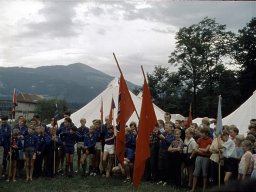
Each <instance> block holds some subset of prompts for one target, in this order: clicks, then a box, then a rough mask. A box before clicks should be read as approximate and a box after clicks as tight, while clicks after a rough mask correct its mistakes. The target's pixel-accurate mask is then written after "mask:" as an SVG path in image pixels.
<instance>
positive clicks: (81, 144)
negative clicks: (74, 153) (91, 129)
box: [76, 142, 84, 149]
mask: <svg viewBox="0 0 256 192" xmlns="http://www.w3.org/2000/svg"><path fill="white" fill-rule="evenodd" d="M76 147H77V149H78V148H81V147H84V142H78V143H77V145H76Z"/></svg>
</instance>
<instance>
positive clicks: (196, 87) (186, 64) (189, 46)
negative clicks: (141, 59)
mask: <svg viewBox="0 0 256 192" xmlns="http://www.w3.org/2000/svg"><path fill="white" fill-rule="evenodd" d="M233 42H234V34H233V33H232V32H230V31H226V26H225V25H221V24H218V23H216V21H215V19H209V18H204V19H203V20H202V21H201V22H199V23H198V24H194V25H191V26H190V27H183V28H181V29H180V30H179V31H178V33H177V35H176V47H175V50H174V52H172V53H171V55H170V56H169V63H170V64H171V65H175V66H179V71H178V74H179V75H180V79H181V80H182V81H183V82H184V85H186V87H187V89H188V90H190V91H191V92H192V98H193V106H194V107H193V111H194V112H195V113H196V114H198V112H199V109H198V108H197V106H199V105H201V104H202V103H201V102H202V101H199V100H198V92H199V91H201V90H202V89H204V91H206V92H207V95H208V97H207V98H204V101H205V102H204V105H206V109H205V110H207V111H208V114H209V115H211V116H212V115H214V114H215V109H214V107H213V104H214V101H213V98H214V97H216V95H215V93H214V90H215V89H214V84H215V82H216V79H215V78H214V74H215V73H216V72H217V70H216V68H218V67H219V66H221V65H223V61H224V60H226V59H227V58H228V57H229V55H230V54H231V52H232V46H231V45H233ZM213 109H214V110H213Z"/></svg>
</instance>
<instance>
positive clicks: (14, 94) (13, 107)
mask: <svg viewBox="0 0 256 192" xmlns="http://www.w3.org/2000/svg"><path fill="white" fill-rule="evenodd" d="M16 106H18V104H17V97H16V89H15V88H14V89H13V95H12V115H13V118H15V108H16Z"/></svg>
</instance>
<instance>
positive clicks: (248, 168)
mask: <svg viewBox="0 0 256 192" xmlns="http://www.w3.org/2000/svg"><path fill="white" fill-rule="evenodd" d="M242 147H243V150H244V154H243V156H242V158H241V161H240V163H239V167H238V180H244V179H246V177H248V176H249V175H251V172H252V152H251V150H252V143H251V142H250V141H249V140H244V141H243V142H242Z"/></svg>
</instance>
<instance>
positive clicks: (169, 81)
mask: <svg viewBox="0 0 256 192" xmlns="http://www.w3.org/2000/svg"><path fill="white" fill-rule="evenodd" d="M147 77H148V85H149V88H150V92H151V96H152V98H153V102H154V103H155V104H156V105H157V106H159V107H160V108H162V109H163V110H164V111H169V112H172V113H176V112H178V111H180V103H179V101H180V99H179V97H180V94H181V92H182V90H181V89H182V86H181V81H180V79H179V76H178V74H177V73H170V72H169V69H168V67H162V66H155V69H154V71H153V73H152V74H147Z"/></svg>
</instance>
